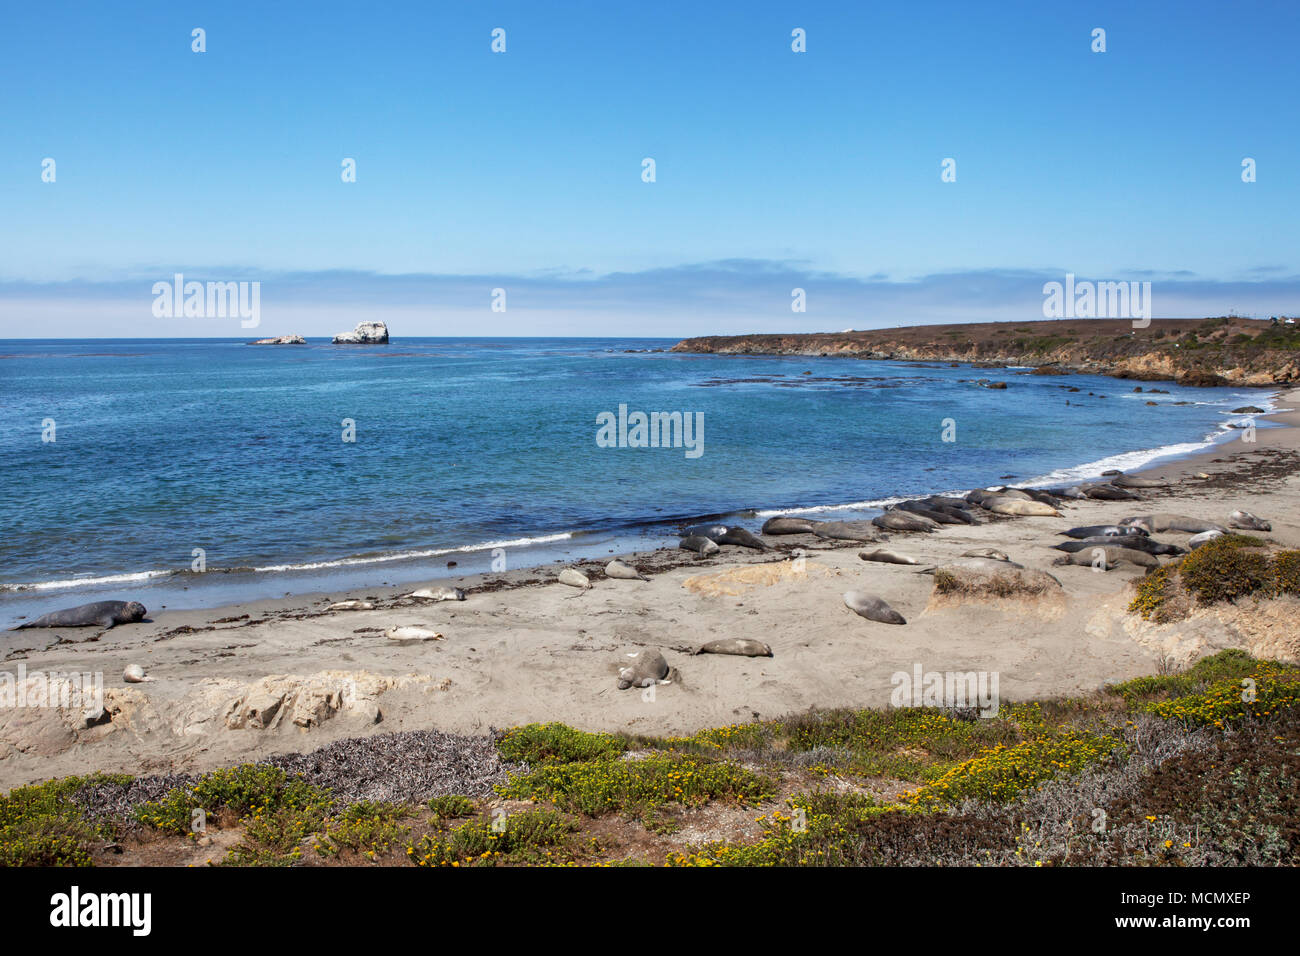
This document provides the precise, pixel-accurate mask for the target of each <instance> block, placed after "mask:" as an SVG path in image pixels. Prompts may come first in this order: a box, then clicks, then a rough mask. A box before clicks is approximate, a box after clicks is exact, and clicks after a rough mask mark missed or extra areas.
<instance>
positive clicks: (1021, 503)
mask: <svg viewBox="0 0 1300 956" xmlns="http://www.w3.org/2000/svg"><path fill="white" fill-rule="evenodd" d="M980 507H981V508H983V509H985V510H986V511H992V512H993V513H994V514H999V515H1016V516H1017V517H1033V516H1042V517H1053V518H1059V517H1060V516H1061V513H1060V512H1059V511H1057V510H1056V509H1055V508H1053V507H1052V506H1051V505H1048V504H1044V503H1043V502H1041V501H1034V500H1033V499H1024V498H1005V497H998V498H985V499H984V501H983V502H982V503H981V504H980Z"/></svg>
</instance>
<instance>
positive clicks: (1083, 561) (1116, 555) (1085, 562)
mask: <svg viewBox="0 0 1300 956" xmlns="http://www.w3.org/2000/svg"><path fill="white" fill-rule="evenodd" d="M1052 563H1053V564H1078V565H1082V566H1083V567H1085V568H1086V567H1099V568H1101V569H1102V570H1103V571H1108V570H1110V569H1111V568H1113V567H1114V566H1115V565H1117V564H1123V563H1128V564H1136V565H1137V566H1138V567H1140V568H1158V567H1160V561H1159V560H1158V559H1157V558H1156V556H1155V555H1152V554H1147V553H1146V552H1145V551H1134V550H1133V549H1132V548H1114V547H1106V546H1105V545H1100V544H1098V545H1094V546H1093V547H1091V548H1087V549H1085V550H1083V551H1075V552H1073V553H1071V554H1063V555H1061V556H1060V557H1059V558H1057V559H1056V560H1055V561H1053V562H1052Z"/></svg>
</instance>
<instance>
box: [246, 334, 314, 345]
mask: <svg viewBox="0 0 1300 956" xmlns="http://www.w3.org/2000/svg"><path fill="white" fill-rule="evenodd" d="M248 344H249V345H306V344H307V340H306V339H304V338H303V337H302V336H301V335H277V336H275V337H274V338H270V339H258V340H257V341H256V342H249V343H248Z"/></svg>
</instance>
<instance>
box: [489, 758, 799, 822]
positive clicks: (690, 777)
mask: <svg viewBox="0 0 1300 956" xmlns="http://www.w3.org/2000/svg"><path fill="white" fill-rule="evenodd" d="M773 789H774V784H773V782H772V781H771V780H768V779H767V778H765V777H760V776H758V775H757V774H755V773H753V772H751V771H749V770H746V769H745V768H744V767H740V766H738V765H736V764H733V763H729V762H727V761H713V760H705V759H699V758H697V757H694V756H687V755H682V754H672V753H669V754H655V755H652V756H649V757H646V758H645V759H643V760H587V761H581V762H575V763H566V764H548V765H546V766H543V767H539V768H538V769H536V770H533V771H531V772H529V773H526V774H520V775H512V776H511V778H510V780H509V782H508V783H506V784H505V785H502V786H498V787H497V791H498V792H499V793H500V794H501V795H502V796H505V797H512V798H515V799H519V800H538V801H545V802H548V803H551V804H552V805H554V806H556V807H559V808H561V809H564V810H569V811H572V812H574V813H582V814H586V815H587V816H593V817H594V816H599V815H601V814H604V813H615V812H621V813H627V814H629V815H632V816H638V817H643V816H647V815H651V814H653V812H654V811H656V810H657V809H658V808H660V807H662V806H663V805H664V804H667V803H677V804H681V805H682V806H687V807H694V806H700V805H702V804H705V803H708V802H709V801H711V800H720V799H727V800H733V801H735V802H737V803H739V804H741V805H744V806H749V805H753V804H755V803H758V802H759V801H761V800H764V799H767V798H768V797H770V796H771V793H772V791H773Z"/></svg>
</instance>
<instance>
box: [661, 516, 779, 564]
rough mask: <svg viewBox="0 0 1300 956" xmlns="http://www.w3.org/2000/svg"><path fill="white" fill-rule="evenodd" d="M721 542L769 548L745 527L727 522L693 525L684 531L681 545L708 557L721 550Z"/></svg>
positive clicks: (758, 548) (763, 548)
mask: <svg viewBox="0 0 1300 956" xmlns="http://www.w3.org/2000/svg"><path fill="white" fill-rule="evenodd" d="M706 542H707V543H706ZM720 544H734V545H738V546H739V547H742V548H753V549H754V550H755V551H766V550H767V549H768V548H767V545H766V544H764V543H763V541H762V540H761V539H760V538H757V537H755V536H754V535H753V534H751V533H750V532H749V531H746V530H745V529H744V528H741V527H739V526H737V525H726V524H697V525H692V526H691V527H689V528H687V529H686V530H685V531H684V532H683V533H682V540H681V542H680V544H679V547H681V548H684V549H686V550H687V551H694V552H696V553H697V554H699V555H700V557H707V556H708V555H710V554H715V553H716V552H718V551H719V550H720V548H719V547H718V545H720ZM710 545H712V547H710Z"/></svg>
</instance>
